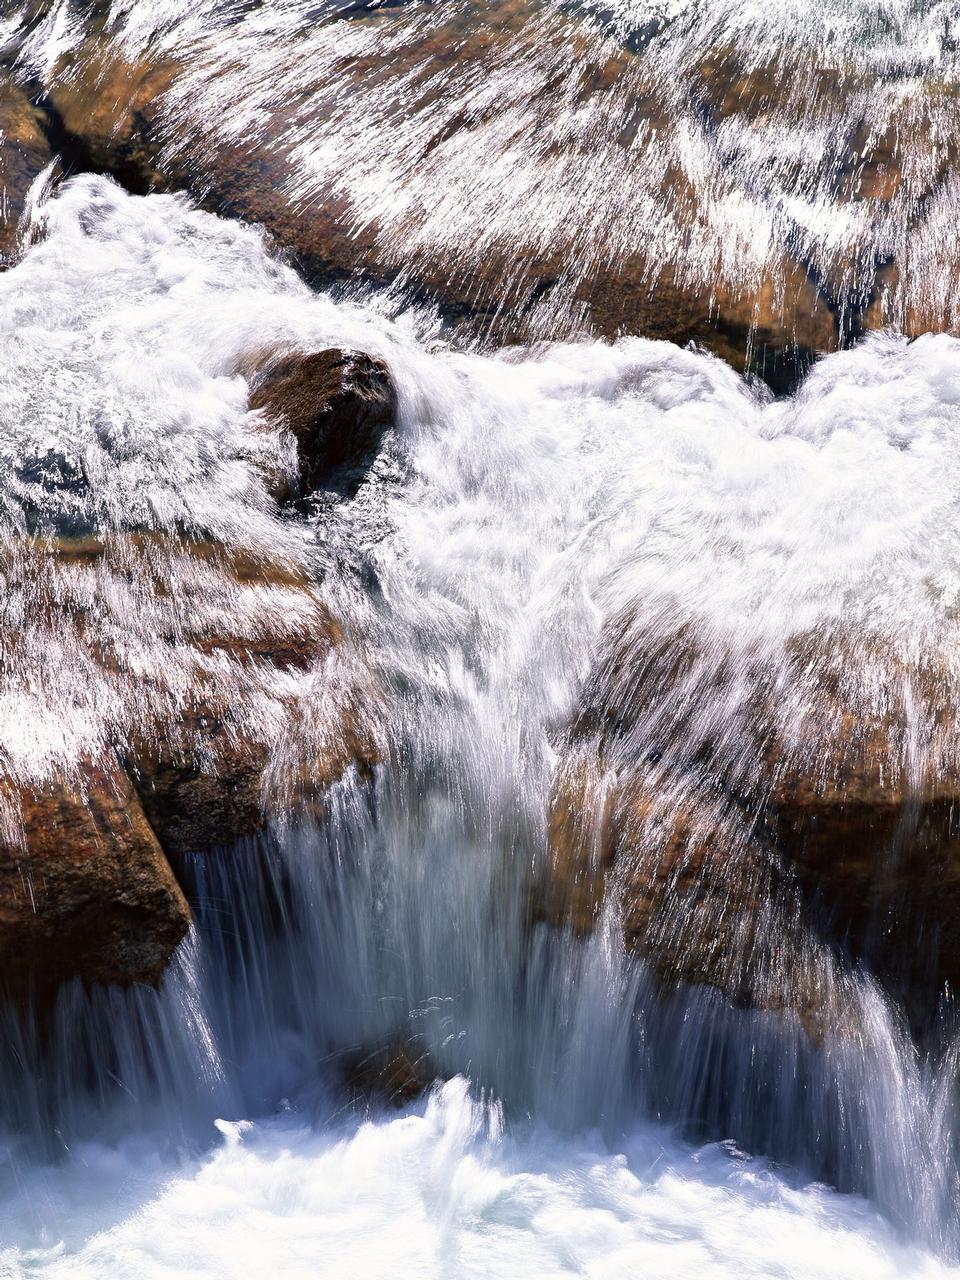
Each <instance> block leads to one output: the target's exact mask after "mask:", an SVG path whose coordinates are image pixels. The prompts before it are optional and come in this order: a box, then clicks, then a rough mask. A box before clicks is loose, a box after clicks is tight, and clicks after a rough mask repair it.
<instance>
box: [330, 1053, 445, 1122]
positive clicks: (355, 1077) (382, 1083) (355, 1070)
mask: <svg viewBox="0 0 960 1280" xmlns="http://www.w3.org/2000/svg"><path fill="white" fill-rule="evenodd" d="M340 1065H341V1071H342V1074H343V1080H344V1083H345V1085H346V1087H347V1089H348V1090H349V1092H350V1093H351V1095H352V1096H353V1098H354V1100H355V1101H356V1102H369V1101H370V1100H371V1099H379V1100H380V1101H382V1102H386V1103H389V1104H390V1105H391V1106H394V1107H402V1106H405V1105H406V1104H407V1103H408V1102H413V1101H414V1100H415V1099H416V1098H418V1097H419V1096H420V1094H422V1093H423V1092H424V1090H425V1089H427V1088H429V1086H430V1084H431V1082H432V1080H433V1079H434V1073H433V1071H432V1069H431V1065H430V1060H429V1058H428V1057H427V1055H426V1053H424V1052H423V1051H422V1050H419V1049H418V1048H417V1046H416V1045H415V1044H413V1043H412V1042H411V1041H409V1040H405V1041H404V1040H398V1041H391V1042H389V1043H387V1044H385V1045H381V1046H380V1047H379V1048H376V1049H366V1050H360V1051H354V1052H351V1053H347V1054H345V1055H344V1057H343V1059H342V1061H341V1064H340Z"/></svg>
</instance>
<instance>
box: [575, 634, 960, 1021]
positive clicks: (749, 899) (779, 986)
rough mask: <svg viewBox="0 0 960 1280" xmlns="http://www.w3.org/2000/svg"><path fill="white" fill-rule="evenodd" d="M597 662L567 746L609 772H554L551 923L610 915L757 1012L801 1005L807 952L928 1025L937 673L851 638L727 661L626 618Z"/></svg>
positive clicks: (935, 880)
mask: <svg viewBox="0 0 960 1280" xmlns="http://www.w3.org/2000/svg"><path fill="white" fill-rule="evenodd" d="M605 646H606V647H605V650H604V657H603V659H602V660H601V661H600V662H599V663H598V666H597V669H596V671H595V673H594V676H593V678H592V680H591V681H589V682H588V685H587V689H586V691H585V695H584V710H583V712H582V713H581V715H580V717H579V719H578V720H577V722H576V724H575V726H574V731H573V737H572V741H573V742H574V743H576V744H579V745H578V746H577V748H576V759H578V760H583V759H593V760H595V761H597V762H600V761H602V762H603V767H602V768H601V766H600V764H599V763H595V764H592V765H591V766H590V768H589V769H588V770H587V772H586V773H584V771H583V766H582V765H581V766H580V767H579V772H574V773H573V774H572V775H571V774H570V772H569V769H566V768H565V771H564V772H563V773H562V774H561V775H560V778H561V784H562V785H559V789H558V791H557V792H556V793H555V795H554V798H553V802H552V815H551V824H550V845H551V864H550V865H551V875H552V877H553V880H554V881H555V884H554V887H553V889H552V890H551V891H550V892H551V893H552V894H553V898H552V901H553V902H554V906H553V908H552V912H553V915H554V917H557V916H560V917H561V918H563V919H565V920H566V921H568V922H569V923H570V924H572V925H573V927H574V928H576V929H577V930H579V931H581V932H587V931H590V930H592V929H593V928H594V927H596V921H597V918H598V913H599V912H600V911H601V909H602V907H603V905H604V903H606V902H607V901H609V900H611V893H613V894H615V895H619V898H618V899H615V900H618V901H619V912H620V916H621V917H622V923H623V928H624V933H625V937H626V940H627V942H628V945H630V946H631V947H632V948H633V949H636V950H637V951H639V952H640V953H641V954H645V955H648V956H650V957H652V962H653V963H654V964H655V966H657V967H658V968H660V969H661V970H663V971H664V972H666V973H669V972H670V971H674V972H676V973H679V974H681V975H682V976H683V978H684V979H685V980H687V981H705V982H708V983H710V984H711V985H715V986H717V987H719V988H720V989H722V990H724V991H725V992H726V993H727V994H728V995H730V996H732V997H733V998H734V999H737V1000H739V1001H742V1002H744V1003H758V1004H760V1005H761V1006H762V1007H770V1006H771V1005H772V1006H773V1007H780V1006H781V1004H790V1003H791V1001H793V1000H794V999H795V995H791V994H790V993H791V992H793V993H796V992H799V993H800V999H801V1005H802V1007H804V1008H807V1007H809V1005H810V1001H809V1000H808V997H807V994H806V993H807V992H808V991H809V988H810V981H809V978H808V977H807V976H803V975H804V974H809V972H810V963H809V960H808V958H804V960H803V964H802V966H801V978H799V979H798V978H795V977H793V976H792V967H791V952H794V951H795V952H796V954H798V955H801V954H803V950H804V948H805V947H806V948H807V952H808V953H809V946H810V945H812V944H816V943H818V942H819V943H820V944H824V945H826V946H827V947H828V948H829V949H831V950H832V951H834V952H836V953H837V954H842V955H845V956H846V958H847V961H848V962H853V963H857V964H863V965H865V966H866V967H867V968H868V969H869V970H870V971H871V972H872V973H873V974H874V976H875V977H876V978H877V979H878V980H879V981H880V982H881V984H882V985H883V986H884V987H885V988H886V989H887V991H888V992H890V993H891V994H893V995H895V996H896V997H897V998H898V999H899V1000H900V1001H901V1003H902V1006H903V1008H904V1010H905V1012H906V1014H907V1016H908V1017H909V1019H910V1021H911V1023H912V1024H913V1026H914V1027H915V1028H917V1029H919V1030H922V1029H923V1028H925V1027H928V1026H930V1025H931V1024H932V1022H933V1021H935V1019H936V1016H937V1008H938V1003H939V999H940V996H941V993H942V991H943V989H944V986H945V984H947V985H949V986H950V987H955V986H956V985H957V983H958V982H960V927H958V923H957V922H958V920H960V751H958V748H957V742H958V741H960V735H958V733H957V724H956V710H955V705H954V698H953V694H952V692H951V691H952V689H953V687H954V683H953V679H952V676H951V673H950V671H949V670H947V669H945V668H943V667H941V666H939V665H938V664H936V663H933V662H929V661H928V662H925V663H915V664H913V665H911V664H908V663H907V662H906V661H905V660H904V659H903V658H902V657H900V656H898V654H897V653H896V652H894V651H893V650H892V649H891V648H890V646H889V645H884V644H883V643H881V642H880V641H879V640H876V639H871V638H869V637H866V636H859V637H857V638H856V639H853V638H851V637H848V636H844V635H842V634H839V635H826V634H821V633H815V634H798V635H796V636H794V637H792V638H791V639H790V640H788V641H787V642H785V643H784V645H783V646H782V647H781V646H780V645H777V644H774V645H772V646H770V647H769V648H755V649H751V648H750V647H749V646H744V647H743V648H742V649H741V650H738V651H736V652H733V651H731V650H729V649H727V648H724V647H723V645H720V644H716V643H714V644H711V643H710V642H709V639H708V637H707V636H706V635H705V634H703V633H698V632H696V630H690V629H689V628H682V627H681V628H677V629H676V630H675V631H672V632H667V633H664V634H660V635H659V637H656V636H654V635H652V634H648V633H646V632H645V631H644V628H643V627H642V625H641V624H640V622H639V621H638V620H636V619H634V620H633V621H630V620H629V619H626V618H621V619H619V620H616V621H614V622H612V623H611V624H610V625H609V627H608V629H607V634H606V637H605ZM588 743H590V744H592V745H591V747H590V751H592V753H593V754H592V756H591V755H585V753H586V752H587V751H588V747H587V744H588ZM590 850H592V851H593V852H592V853H590V854H589V856H588V851H590ZM558 894H559V899H558V897H557V895H558ZM558 901H559V907H558V906H557V902H558ZM777 904H779V905H777ZM785 904H787V905H785ZM771 911H773V914H771ZM777 919H779V920H780V924H776V923H773V922H774V921H776V920H777ZM801 920H802V922H803V928H802V930H800V932H799V933H798V932H797V929H798V928H799V922H800V921H801ZM791 930H792V931H793V932H791ZM778 931H779V933H780V934H781V935H782V937H784V938H786V937H790V938H791V939H792V941H791V943H790V946H789V947H788V948H787V949H786V951H784V948H783V947H782V946H780V945H779V944H777V954H776V955H771V958H770V963H769V964H768V965H767V966H766V970H756V969H754V968H753V967H752V965H751V964H748V965H747V967H746V969H744V967H743V961H744V957H746V956H748V955H749V953H750V952H751V951H754V952H756V951H757V948H758V947H762V946H771V945H774V943H775V940H776V937H777V933H778ZM765 939H766V941H765ZM738 957H739V959H738ZM793 967H794V968H795V966H793ZM767 972H769V973H770V974H774V975H779V976H777V978H776V983H775V985H774V986H773V988H770V987H769V986H764V985H763V984H764V983H765V982H766V978H767ZM758 981H759V982H760V986H759V987H758V986H757V985H756V984H757V982H758Z"/></svg>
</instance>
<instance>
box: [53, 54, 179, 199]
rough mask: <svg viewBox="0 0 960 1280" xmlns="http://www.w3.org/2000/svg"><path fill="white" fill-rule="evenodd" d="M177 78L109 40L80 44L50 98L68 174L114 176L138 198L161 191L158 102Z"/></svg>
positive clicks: (171, 70) (171, 68)
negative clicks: (134, 57) (82, 172)
mask: <svg viewBox="0 0 960 1280" xmlns="http://www.w3.org/2000/svg"><path fill="white" fill-rule="evenodd" d="M175 77H176V68H175V67H174V66H172V65H171V64H169V63H165V62H153V61H150V60H148V59H143V60H141V61H137V62H130V61H128V60H127V59H126V58H125V57H124V56H123V53H122V52H121V51H120V49H119V48H118V47H117V46H116V45H114V44H112V43H111V42H110V41H108V40H106V39H104V38H93V39H91V40H89V41H87V42H86V43H85V44H84V45H82V46H81V48H80V49H79V50H78V51H77V52H76V53H75V54H73V55H71V57H70V60H69V62H68V63H67V64H65V65H63V66H61V67H60V68H59V69H58V71H57V72H55V74H54V75H53V76H52V77H51V88H50V92H49V94H48V95H47V96H46V97H45V99H44V102H45V105H46V107H47V109H48V111H49V113H50V117H51V125H52V132H53V134H54V138H55V141H56V143H57V148H58V150H59V151H60V152H61V154H62V155H63V156H64V158H65V160H66V162H67V167H68V168H70V169H79V170H93V171H94V172H97V173H109V174H112V175H113V176H114V177H115V178H116V179H117V181H118V182H120V183H121V184H122V185H123V186H125V187H126V188H127V189H128V190H130V191H133V192H134V193H135V194H143V193H145V192H147V191H151V190H157V189H163V188H164V187H165V186H166V185H167V181H166V178H165V176H164V174H163V172H162V167H161V164H160V150H161V137H160V131H159V116H160V102H161V99H162V96H163V94H164V93H165V92H166V90H167V89H168V88H169V87H170V85H171V84H172V83H173V81H174V79H175Z"/></svg>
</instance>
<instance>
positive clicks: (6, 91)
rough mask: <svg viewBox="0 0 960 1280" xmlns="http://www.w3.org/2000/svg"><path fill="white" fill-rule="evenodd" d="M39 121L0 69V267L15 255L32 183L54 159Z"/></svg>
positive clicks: (39, 116)
mask: <svg viewBox="0 0 960 1280" xmlns="http://www.w3.org/2000/svg"><path fill="white" fill-rule="evenodd" d="M42 122H43V116H42V113H40V112H38V111H37V110H36V109H35V108H34V107H33V105H32V104H31V102H30V99H29V98H28V97H27V94H26V93H25V92H24V91H23V90H22V89H21V88H19V87H18V86H17V84H16V83H15V82H14V81H13V80H12V79H11V78H10V77H9V76H8V75H7V74H6V73H5V72H4V71H3V70H0V268H2V267H4V266H5V265H7V263H8V262H10V261H12V260H13V259H14V258H15V257H16V255H17V252H18V250H19V248H20V241H21V239H22V232H23V227H22V225H21V224H22V223H23V221H24V219H25V217H26V216H27V215H28V213H29V208H28V206H29V202H30V197H31V193H32V191H33V188H34V185H35V184H36V183H38V182H39V181H41V180H42V176H43V173H44V171H45V169H46V168H47V166H48V165H50V164H51V163H52V160H53V155H52V152H51V150H50V145H49V143H48V141H47V137H46V134H45V133H44V131H43V128H42Z"/></svg>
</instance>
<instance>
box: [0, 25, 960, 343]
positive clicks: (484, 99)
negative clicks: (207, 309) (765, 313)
mask: <svg viewBox="0 0 960 1280" xmlns="http://www.w3.org/2000/svg"><path fill="white" fill-rule="evenodd" d="M91 27H99V28H103V29H104V30H105V31H106V32H107V34H108V35H109V37H110V39H111V41H112V47H113V48H114V50H115V54H116V56H117V57H118V58H121V59H123V60H124V64H125V65H127V64H129V65H133V66H138V65H140V64H141V63H142V62H143V61H145V62H146V64H147V65H151V66H152V65H157V64H166V65H173V66H175V67H177V68H179V69H180V74H179V75H178V76H177V77H176V79H175V80H174V82H173V83H172V84H171V85H170V86H169V89H168V91H167V92H166V93H165V94H164V95H163V99H162V104H161V113H160V114H161V133H162V135H163V138H164V141H165V144H166V148H167V155H168V159H169V158H170V157H172V156H177V155H179V156H181V157H183V156H186V157H188V158H189V164H190V166H191V167H192V169H193V170H194V171H197V172H199V173H201V174H202V173H204V172H208V173H213V174H215V173H216V172H217V170H218V166H220V165H221V164H222V163H223V158H224V157H229V159H228V160H227V164H228V166H229V165H231V164H232V165H234V166H237V165H238V164H239V165H242V166H244V168H245V172H247V173H248V174H249V172H250V171H251V170H250V167H249V166H250V161H251V159H252V160H253V161H254V168H255V169H256V170H257V171H258V172H259V173H260V174H261V175H266V177H267V179H268V182H267V185H268V186H269V187H270V188H271V189H275V191H276V193H277V198H278V199H281V200H283V201H286V202H287V203H288V205H289V206H290V208H291V209H293V210H294V211H296V212H298V213H300V214H304V215H307V216H309V215H310V214H311V212H312V211H313V210H315V209H317V208H323V209H324V218H323V219H322V222H323V224H324V225H327V224H328V223H329V224H331V225H333V226H334V227H335V228H337V230H336V231H335V233H334V238H336V237H339V238H340V240H343V241H346V242H348V243H349V242H350V241H356V242H357V243H359V244H360V245H361V246H362V251H361V252H360V254H359V257H360V260H361V262H366V264H367V265H370V264H376V273H380V274H383V273H387V274H390V273H399V275H400V277H401V278H408V277H412V278H413V279H415V280H418V281H421V282H422V281H427V282H429V281H430V280H431V278H434V277H436V276H437V275H441V276H443V277H444V278H445V279H446V281H447V284H448V286H451V287H453V288H454V291H455V292H457V293H458V295H459V296H460V297H461V298H462V300H463V301H464V302H470V303H471V304H475V305H479V306H481V307H482V308H483V309H484V310H485V311H486V312H488V313H490V315H491V316H496V315H497V314H498V313H499V312H500V311H501V310H502V309H506V311H507V313H508V314H509V313H511V312H516V313H518V314H519V315H521V316H524V317H525V321H524V332H525V333H526V334H527V335H534V336H537V335H543V336H548V337H560V336H565V335H567V334H573V333H576V332H578V331H579V330H580V329H581V328H582V326H583V324H584V321H585V314H584V304H585V302H587V301H589V300H590V299H591V298H593V304H596V306H597V307H598V308H599V310H601V311H602V309H603V303H602V299H601V300H600V301H599V302H598V300H597V296H596V294H597V287H599V289H600V292H601V293H602V292H604V291H609V290H618V291H619V292H620V294H621V305H623V306H626V305H628V304H627V303H626V302H625V301H623V296H622V295H623V294H624V293H626V294H630V295H632V294H634V293H639V292H642V291H643V290H644V289H645V287H646V286H649V285H650V284H652V283H653V282H656V281H660V283H661V285H666V286H669V285H670V284H671V283H672V282H677V281H679V282H681V283H685V284H692V285H693V286H695V287H696V288H697V289H698V290H699V291H700V292H701V293H702V294H703V295H704V296H705V297H706V296H709V297H716V298H717V299H719V305H720V309H721V311H724V310H725V309H726V307H727V306H728V305H729V302H730V298H731V296H733V297H737V296H739V295H744V296H746V297H753V296H754V294H755V293H756V291H757V289H758V288H759V287H760V286H761V283H762V282H763V281H770V282H771V285H772V292H773V308H774V310H775V311H776V310H777V309H778V307H780V306H782V298H783V295H784V293H785V291H786V292H789V291H790V290H791V289H794V288H796V287H798V286H797V283H796V278H795V274H796V273H795V270H793V269H792V268H791V263H799V264H800V266H801V267H802V269H803V272H804V273H806V274H808V275H809V276H810V277H811V279H813V280H814V281H815V282H816V283H817V285H818V287H819V288H820V290H821V292H822V294H823V297H824V298H825V299H827V300H828V301H829V303H830V306H831V307H833V308H835V309H836V310H837V311H838V312H839V314H840V317H841V324H842V326H843V327H844V328H845V329H848V330H849V331H851V332H853V333H854V334H856V333H857V332H858V331H859V328H860V324H861V319H862V312H863V310H864V309H865V308H866V307H867V306H868V305H869V304H870V303H871V302H872V301H876V302H877V303H878V305H880V306H881V310H882V317H881V318H882V320H884V321H885V322H888V323H894V324H897V325H899V326H903V325H904V324H909V325H910V328H911V331H913V332H924V331H926V330H927V329H930V328H933V329H939V328H948V327H950V326H951V325H953V324H954V323H955V322H956V319H957V310H956V298H957V296H958V290H957V276H956V267H955V255H954V253H953V227H954V225H955V223H956V216H957V212H956V211H957V181H956V174H955V156H954V141H953V140H954V139H955V137H956V136H957V131H958V111H960V105H958V104H960V98H958V95H957V92H956V90H957V83H958V78H960V65H958V52H957V51H958V48H960V15H958V12H957V7H956V4H955V3H954V0H831V2H829V3H814V2H812V0H779V2H778V3H777V4H776V5H770V4H766V3H756V2H755V0H710V2H709V3H689V4H688V3H685V2H681V0H677V3H658V2H657V0H615V2H614V3H609V4H604V3H599V0H598V2H597V3H587V4H583V3H570V0H479V2H476V0H448V2H446V3H444V4H442V5H436V4H432V3H428V2H427V0H409V2H408V3H404V4H389V5H378V4H375V3H361V4H348V5H340V4H336V3H333V2H331V3H329V4H321V5H318V4H315V3H310V2H309V0H276V2H275V3H271V4H268V5H261V4H248V3H243V2H241V0H200V2H199V3H192V4H185V3H181V2H180V0H163V2H162V3H160V2H159V0H158V2H157V3H151V4H148V5H147V4H131V3H128V2H127V0H113V2H112V3H109V4H98V5H94V6H89V5H82V4H79V3H76V0H56V2H55V3H50V4H46V5H41V6H39V7H37V6H31V5H12V6H11V12H10V16H9V18H8V20H7V33H8V34H7V41H8V45H9V47H15V48H16V49H17V65H18V68H19V70H20V72H21V74H23V75H24V76H30V77H34V78H35V79H36V80H37V81H39V82H40V83H41V84H50V83H55V82H56V81H57V80H58V78H59V79H66V80H67V81H68V82H69V81H70V79H71V77H75V76H76V75H77V70H76V68H77V67H78V66H83V65H84V63H85V62H88V61H89V60H90V59H91V58H95V59H99V58H102V48H103V44H102V42H101V43H100V44H97V45H95V46H93V50H91V46H90V45H89V44H88V43H87V39H88V33H89V31H90V30H91ZM3 34H4V28H3V27H2V26H0V41H2V36H3ZM641 54H642V56H639V55H641ZM107 63H108V64H109V59H107ZM98 65H100V64H99V63H96V62H95V66H98ZM119 83H120V85H121V86H122V84H123V81H122V80H121V81H120V82H119ZM120 92H122V87H121V90H120ZM211 181H212V182H213V185H214V186H215V187H216V185H217V180H216V178H215V177H213V178H212V179H211ZM203 185H204V183H203V180H202V179H198V180H197V181H196V182H195V186H196V187H197V188H202V187H203ZM338 243H339V241H338ZM341 250H342V245H341ZM891 262H894V263H895V264H896V265H897V268H898V269H897V270H896V271H894V272H893V273H892V274H891V273H890V272H889V271H887V270H886V268H888V267H889V265H890V263H891ZM595 281H599V282H600V284H599V286H596V287H595V285H594V282H595ZM629 305H631V306H632V305H634V304H633V303H630V304H629ZM758 318H759V316H758Z"/></svg>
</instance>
